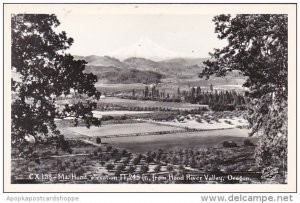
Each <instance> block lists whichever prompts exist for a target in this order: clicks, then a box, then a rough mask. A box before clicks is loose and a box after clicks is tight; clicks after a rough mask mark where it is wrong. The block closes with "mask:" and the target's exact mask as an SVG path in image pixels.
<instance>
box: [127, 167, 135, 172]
mask: <svg viewBox="0 0 300 203" xmlns="http://www.w3.org/2000/svg"><path fill="white" fill-rule="evenodd" d="M134 171H135V167H134V166H130V167H129V168H128V170H127V172H128V173H133V172H134Z"/></svg>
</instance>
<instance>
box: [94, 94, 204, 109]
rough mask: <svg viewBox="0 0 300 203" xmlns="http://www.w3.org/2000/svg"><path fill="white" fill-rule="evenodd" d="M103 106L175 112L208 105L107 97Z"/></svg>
mask: <svg viewBox="0 0 300 203" xmlns="http://www.w3.org/2000/svg"><path fill="white" fill-rule="evenodd" d="M100 102H101V104H102V105H105V104H107V105H112V104H115V105H119V106H125V107H143V108H144V107H146V108H147V107H158V108H159V107H162V108H170V109H173V110H192V109H198V108H200V107H207V105H200V104H190V103H185V102H180V103H179V102H178V103H177V102H159V101H149V100H145V101H140V100H131V99H121V98H117V97H107V98H105V99H102V100H101V101H100Z"/></svg>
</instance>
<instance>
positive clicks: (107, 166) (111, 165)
mask: <svg viewBox="0 0 300 203" xmlns="http://www.w3.org/2000/svg"><path fill="white" fill-rule="evenodd" d="M114 168H115V165H113V164H107V165H106V169H107V170H108V171H110V170H113V169H114Z"/></svg>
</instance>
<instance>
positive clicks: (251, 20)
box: [200, 14, 288, 171]
mask: <svg viewBox="0 0 300 203" xmlns="http://www.w3.org/2000/svg"><path fill="white" fill-rule="evenodd" d="M213 22H214V23H215V26H216V27H215V31H216V33H218V38H219V39H227V41H228V45H227V46H225V47H223V48H222V49H215V50H214V52H213V53H210V55H211V57H212V59H211V60H208V61H206V62H205V66H206V67H205V69H204V70H203V71H202V73H201V74H200V77H204V76H206V77H207V78H209V76H211V75H215V76H219V77H220V76H225V75H226V74H227V73H229V72H232V71H238V72H240V73H241V74H243V75H244V76H246V78H247V79H246V82H245V83H244V84H243V85H244V86H245V87H247V88H248V89H249V91H248V92H247V94H246V96H248V97H249V99H250V105H249V118H248V120H249V123H250V126H251V128H252V133H251V134H250V136H252V135H253V134H254V133H257V132H259V131H260V130H262V131H263V133H262V134H263V135H262V136H261V137H260V141H259V146H258V148H257V150H256V157H257V160H258V164H259V165H261V166H263V167H268V166H274V167H277V166H279V167H280V168H281V169H283V171H285V170H286V164H285V163H286V159H287V91H288V82H287V74H288V61H287V56H288V53H287V50H288V49H287V45H288V35H287V33H288V31H287V29H288V27H287V22H288V17H287V15H278V14H276V15H275V14H274V15H270V14H266V15H263V14H259V15H236V16H235V17H231V16H230V15H218V16H215V17H214V18H213Z"/></svg>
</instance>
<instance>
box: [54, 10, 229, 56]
mask: <svg viewBox="0 0 300 203" xmlns="http://www.w3.org/2000/svg"><path fill="white" fill-rule="evenodd" d="M85 11H86V12H80V11H79V10H78V9H66V8H64V9H62V10H60V11H57V12H56V15H57V17H58V19H59V21H60V22H61V25H60V26H59V28H58V30H64V31H66V33H67V36H69V37H72V38H73V39H74V44H73V46H72V47H71V49H70V50H69V52H70V53H72V54H75V55H82V56H87V55H99V56H104V55H108V54H109V53H112V52H114V51H116V50H119V49H122V48H124V47H128V46H130V45H132V44H134V43H136V42H137V41H139V40H140V39H141V38H147V39H150V40H151V41H153V42H155V43H156V44H158V45H159V46H162V47H163V48H165V49H167V50H170V51H172V52H175V53H178V55H182V56H185V57H208V56H209V54H208V53H209V52H212V51H213V49H214V48H218V47H219V48H220V47H222V46H224V45H225V44H226V42H225V41H221V40H219V39H217V34H216V33H214V23H213V22H212V18H213V16H215V15H216V14H205V13H204V14H202V13H189V12H183V13H182V12H177V13H176V12H171V13H168V12H161V11H160V12H136V13H135V12H120V10H119V11H118V10H116V11H114V10H112V11H110V12H107V11H106V12H103V11H101V9H98V10H95V9H94V10H93V9H91V10H90V12H89V10H87V9H85Z"/></svg>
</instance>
